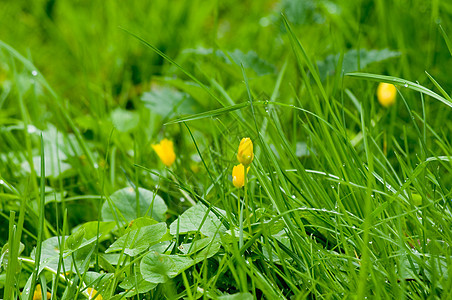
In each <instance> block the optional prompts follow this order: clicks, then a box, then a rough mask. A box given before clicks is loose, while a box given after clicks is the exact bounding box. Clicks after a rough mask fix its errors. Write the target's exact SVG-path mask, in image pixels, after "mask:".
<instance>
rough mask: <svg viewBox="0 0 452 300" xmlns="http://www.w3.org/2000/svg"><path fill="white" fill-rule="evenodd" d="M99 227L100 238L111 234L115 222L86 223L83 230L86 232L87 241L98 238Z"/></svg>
mask: <svg viewBox="0 0 452 300" xmlns="http://www.w3.org/2000/svg"><path fill="white" fill-rule="evenodd" d="M98 227H99V237H101V236H103V235H106V234H108V233H110V232H111V231H112V230H113V229H114V228H115V227H116V224H115V222H97V221H91V222H86V223H84V224H83V225H82V226H81V228H83V229H84V231H85V239H91V238H93V237H97V230H98Z"/></svg>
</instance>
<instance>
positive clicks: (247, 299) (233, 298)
mask: <svg viewBox="0 0 452 300" xmlns="http://www.w3.org/2000/svg"><path fill="white" fill-rule="evenodd" d="M218 299H219V300H252V299H253V295H252V294H250V293H237V294H232V295H223V296H220V297H218Z"/></svg>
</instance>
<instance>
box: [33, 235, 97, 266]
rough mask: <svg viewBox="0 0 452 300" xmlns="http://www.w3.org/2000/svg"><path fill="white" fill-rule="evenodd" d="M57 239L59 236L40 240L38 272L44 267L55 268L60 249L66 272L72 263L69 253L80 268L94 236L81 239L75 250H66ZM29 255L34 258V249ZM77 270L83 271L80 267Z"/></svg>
mask: <svg viewBox="0 0 452 300" xmlns="http://www.w3.org/2000/svg"><path fill="white" fill-rule="evenodd" d="M67 238H68V236H66V237H65V239H67ZM59 239H60V241H61V237H57V236H54V237H51V238H49V239H47V240H45V241H43V242H42V249H41V263H40V265H39V272H41V271H42V270H43V269H44V268H46V267H48V268H50V269H53V270H56V269H57V267H58V260H59V257H60V251H64V253H63V263H64V266H65V270H66V272H67V271H68V270H69V269H70V268H71V264H72V263H73V261H72V255H71V253H74V258H75V263H76V265H77V267H78V268H81V267H82V263H83V261H84V260H85V259H86V257H87V254H88V253H89V252H90V250H91V247H93V246H94V245H93V243H94V242H95V240H96V238H92V239H90V240H87V241H83V242H82V243H81V245H80V246H79V248H78V249H76V250H66V249H61V248H60V246H59V243H60V242H59ZM30 256H31V258H32V259H35V249H34V250H33V251H32V252H31V255H30ZM79 271H81V272H83V270H82V269H80V270H79Z"/></svg>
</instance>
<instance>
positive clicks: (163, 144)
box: [152, 139, 176, 167]
mask: <svg viewBox="0 0 452 300" xmlns="http://www.w3.org/2000/svg"><path fill="white" fill-rule="evenodd" d="M152 149H154V151H155V152H156V153H157V155H158V156H159V158H160V160H161V161H162V162H163V163H164V164H165V165H166V166H167V167H169V166H171V165H172V164H173V163H174V161H175V160H176V154H175V153H174V147H173V142H172V141H170V140H168V139H163V140H161V141H160V143H159V144H154V145H152Z"/></svg>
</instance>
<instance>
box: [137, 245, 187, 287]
mask: <svg viewBox="0 0 452 300" xmlns="http://www.w3.org/2000/svg"><path fill="white" fill-rule="evenodd" d="M193 264H194V261H193V259H191V258H189V257H184V256H178V255H165V254H159V253H157V252H150V253H149V254H147V255H146V256H144V257H143V259H142V260H141V264H140V270H141V275H143V278H144V279H145V280H146V281H149V282H153V283H164V282H166V281H168V279H170V278H173V277H176V276H177V275H178V274H180V273H181V272H182V271H184V270H186V269H188V268H189V267H191V266H192V265H193Z"/></svg>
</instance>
